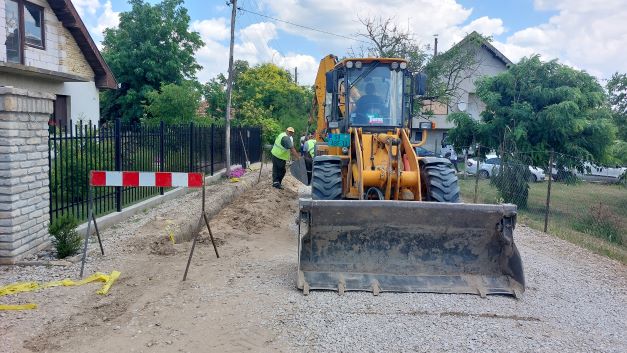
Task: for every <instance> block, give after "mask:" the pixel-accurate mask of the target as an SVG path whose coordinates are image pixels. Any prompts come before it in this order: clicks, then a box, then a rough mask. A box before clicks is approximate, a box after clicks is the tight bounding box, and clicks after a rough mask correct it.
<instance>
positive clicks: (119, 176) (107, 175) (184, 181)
mask: <svg viewBox="0 0 627 353" xmlns="http://www.w3.org/2000/svg"><path fill="white" fill-rule="evenodd" d="M203 179H204V178H203V174H202V173H170V172H111V171H100V170H92V171H91V174H90V177H89V185H90V186H135V187H140V186H156V187H163V188H169V187H186V188H199V187H202V186H203Z"/></svg>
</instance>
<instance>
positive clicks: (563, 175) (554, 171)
mask: <svg viewBox="0 0 627 353" xmlns="http://www.w3.org/2000/svg"><path fill="white" fill-rule="evenodd" d="M626 173H627V168H626V167H602V166H598V165H595V164H592V163H590V162H584V163H583V170H579V169H577V168H566V167H563V168H561V169H558V168H556V167H555V166H553V168H551V176H552V177H553V180H555V181H563V180H567V179H568V178H577V179H581V180H586V181H594V182H601V183H618V182H620V181H621V180H622V178H624V176H625V174H626Z"/></svg>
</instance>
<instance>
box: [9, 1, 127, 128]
mask: <svg viewBox="0 0 627 353" xmlns="http://www.w3.org/2000/svg"><path fill="white" fill-rule="evenodd" d="M0 39H1V40H0V87H1V86H8V87H15V88H22V89H27V90H29V91H34V92H43V93H50V94H53V95H54V96H55V98H56V99H55V102H54V113H53V117H52V118H53V119H54V120H53V121H54V122H55V124H57V125H61V126H65V125H67V123H68V121H69V120H70V119H72V120H73V121H78V120H83V121H91V122H93V123H96V122H98V120H99V117H100V112H99V105H100V103H99V91H100V90H103V89H115V88H117V82H116V80H115V77H114V76H113V73H112V72H111V69H110V68H109V67H108V66H107V64H106V62H105V61H104V59H103V58H102V55H101V54H100V51H99V50H98V47H97V46H96V44H95V43H94V41H93V39H92V38H91V36H90V34H89V32H88V30H87V28H86V27H85V24H84V23H83V21H82V20H81V18H80V16H79V15H78V12H77V11H76V8H75V7H74V5H73V4H72V2H71V1H70V0H28V1H27V0H0Z"/></svg>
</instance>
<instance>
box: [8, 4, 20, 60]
mask: <svg viewBox="0 0 627 353" xmlns="http://www.w3.org/2000/svg"><path fill="white" fill-rule="evenodd" d="M4 7H5V10H6V26H7V40H6V42H5V45H6V47H7V61H8V62H12V63H18V64H19V63H21V62H22V50H21V48H20V42H21V36H20V14H19V10H18V8H19V6H18V3H17V1H13V0H7V1H6V3H5V6H4Z"/></svg>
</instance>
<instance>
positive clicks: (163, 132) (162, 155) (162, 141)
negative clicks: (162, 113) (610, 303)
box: [159, 120, 165, 195]
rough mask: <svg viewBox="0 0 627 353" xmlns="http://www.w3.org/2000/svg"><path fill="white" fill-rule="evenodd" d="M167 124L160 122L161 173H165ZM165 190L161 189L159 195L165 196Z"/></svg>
mask: <svg viewBox="0 0 627 353" xmlns="http://www.w3.org/2000/svg"><path fill="white" fill-rule="evenodd" d="M164 137H165V123H164V122H163V120H161V121H160V122H159V171H160V172H163V171H165V142H164ZM164 193H165V190H164V189H163V188H159V194H161V195H163V194H164Z"/></svg>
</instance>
